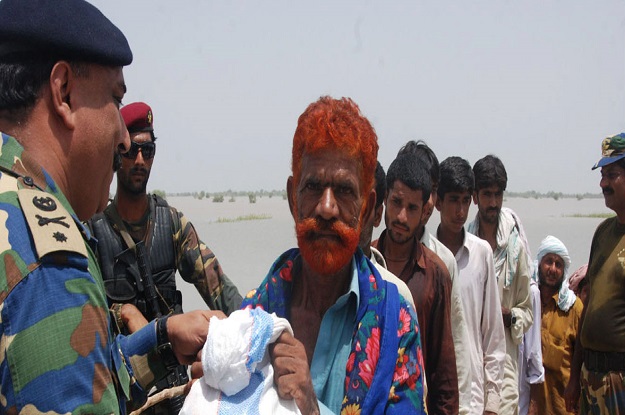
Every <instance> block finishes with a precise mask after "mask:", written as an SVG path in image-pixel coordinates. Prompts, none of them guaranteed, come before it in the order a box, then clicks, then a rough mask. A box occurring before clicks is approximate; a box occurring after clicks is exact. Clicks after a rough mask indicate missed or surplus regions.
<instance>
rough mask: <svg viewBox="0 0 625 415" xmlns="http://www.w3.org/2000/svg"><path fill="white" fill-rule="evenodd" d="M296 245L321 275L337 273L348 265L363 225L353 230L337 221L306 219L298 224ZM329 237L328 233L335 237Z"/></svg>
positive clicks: (296, 227)
mask: <svg viewBox="0 0 625 415" xmlns="http://www.w3.org/2000/svg"><path fill="white" fill-rule="evenodd" d="M295 231H296V233H297V244H298V246H299V249H300V252H301V254H302V257H303V258H304V260H305V261H306V263H307V264H308V265H309V266H310V268H312V269H313V271H315V272H318V273H319V274H321V275H332V274H336V273H337V272H339V271H340V270H341V268H343V267H344V266H345V265H347V264H348V263H349V261H350V260H351V259H352V256H353V255H354V252H356V248H357V247H358V242H359V240H360V223H359V224H358V227H357V228H352V227H350V226H348V225H346V224H345V223H343V222H341V221H339V220H334V221H333V222H329V221H325V220H323V219H316V218H308V219H303V220H301V221H300V222H298V223H297V224H296V225H295ZM321 231H324V234H325V235H327V233H328V231H331V232H332V233H333V234H334V237H328V236H322V235H324V234H321Z"/></svg>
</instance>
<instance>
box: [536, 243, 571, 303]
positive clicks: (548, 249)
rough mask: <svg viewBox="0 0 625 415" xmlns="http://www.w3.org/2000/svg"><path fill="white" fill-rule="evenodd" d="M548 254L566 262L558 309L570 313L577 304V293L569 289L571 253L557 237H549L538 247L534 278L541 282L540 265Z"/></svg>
mask: <svg viewBox="0 0 625 415" xmlns="http://www.w3.org/2000/svg"><path fill="white" fill-rule="evenodd" d="M547 254H556V255H557V256H559V257H560V258H562V261H564V278H563V279H562V286H561V287H560V292H559V293H558V308H559V309H560V310H562V311H564V312H566V311H569V309H570V308H571V306H572V305H573V304H575V299H576V298H577V296H576V295H575V293H574V292H573V291H572V290H571V289H569V268H570V267H571V257H570V256H569V251H568V249H566V246H564V244H563V243H562V241H561V240H559V239H558V238H556V237H555V236H551V235H549V236H547V237H546V238H545V239H543V240H542V242H541V243H540V246H539V247H538V254H537V255H536V261H535V262H534V275H533V277H532V278H533V279H534V280H535V281H537V282H539V280H538V266H539V265H540V261H542V259H543V257H544V256H545V255H547ZM539 283H540V282H539Z"/></svg>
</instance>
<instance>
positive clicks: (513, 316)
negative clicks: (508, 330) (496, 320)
mask: <svg viewBox="0 0 625 415" xmlns="http://www.w3.org/2000/svg"><path fill="white" fill-rule="evenodd" d="M514 323H516V316H515V315H514V312H513V311H510V325H511V326H514Z"/></svg>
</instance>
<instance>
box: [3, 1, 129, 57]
mask: <svg viewBox="0 0 625 415" xmlns="http://www.w3.org/2000/svg"><path fill="white" fill-rule="evenodd" d="M20 52H26V53H28V52H30V53H32V52H46V53H47V54H51V55H52V56H53V57H55V58H57V57H58V58H63V59H77V60H81V61H86V62H93V63H99V64H103V65H113V66H125V65H129V64H130V63H131V62H132V51H131V50H130V46H129V45H128V41H127V40H126V37H125V36H124V34H123V33H122V32H121V31H120V30H119V29H118V28H117V27H116V26H115V25H114V24H113V23H111V21H110V20H109V19H107V18H106V16H104V15H103V14H102V12H100V10H98V9H97V8H96V7H94V6H93V5H91V4H89V3H87V2H86V1H83V0H2V1H0V60H1V59H2V57H6V56H8V55H10V54H14V53H20Z"/></svg>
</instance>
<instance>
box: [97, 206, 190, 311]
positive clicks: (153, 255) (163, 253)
mask: <svg viewBox="0 0 625 415" xmlns="http://www.w3.org/2000/svg"><path fill="white" fill-rule="evenodd" d="M149 197H150V201H149V202H150V204H149V205H150V217H151V219H152V220H150V221H149V223H148V230H147V233H146V234H147V235H148V237H149V241H145V242H146V252H147V257H146V262H147V265H148V267H149V269H150V270H151V273H152V278H153V280H154V285H155V286H156V289H157V291H158V293H159V294H160V295H159V306H160V312H161V313H162V314H168V313H169V312H170V311H174V312H175V313H180V312H182V294H181V293H180V291H177V290H176V256H175V255H176V254H175V251H174V238H173V236H174V235H175V233H176V232H178V231H179V230H180V222H179V220H178V216H177V215H176V212H175V211H172V208H170V207H169V205H168V204H167V202H166V201H165V200H164V199H162V198H161V197H158V196H156V195H150V196H149ZM113 209H114V206H113V205H112V204H111V205H109V206H108V207H107V208H106V209H105V211H104V212H102V213H98V214H96V215H95V216H94V217H93V218H92V219H91V229H92V230H93V234H94V236H95V237H96V239H97V240H98V246H97V253H98V257H99V262H100V268H101V269H102V277H103V279H104V285H105V288H106V295H107V298H108V301H109V305H110V304H112V303H132V304H134V305H135V306H137V308H139V310H141V312H142V313H143V315H144V316H145V317H146V318H147V319H148V320H151V319H153V318H154V317H155V312H154V311H153V310H151V307H150V306H149V303H148V304H146V298H145V291H146V289H145V281H143V280H142V278H141V274H140V272H139V266H138V264H137V258H136V256H135V252H134V250H133V249H128V246H127V245H126V243H125V242H124V240H123V238H122V236H121V235H120V233H119V230H118V226H117V224H116V223H115V220H114V219H113V216H112V214H111V210H113ZM113 215H114V213H113ZM173 216H175V220H174V217H173ZM150 227H151V229H150Z"/></svg>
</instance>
